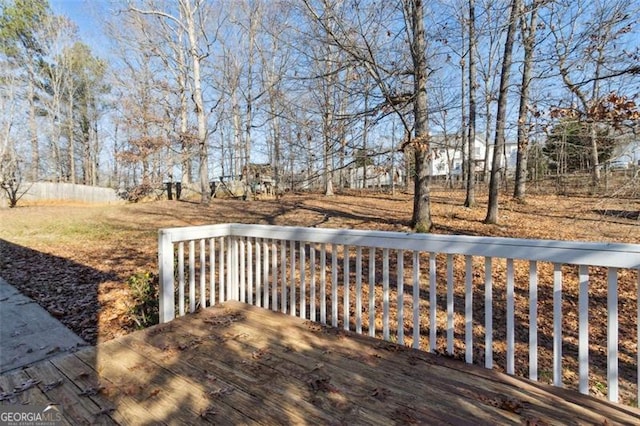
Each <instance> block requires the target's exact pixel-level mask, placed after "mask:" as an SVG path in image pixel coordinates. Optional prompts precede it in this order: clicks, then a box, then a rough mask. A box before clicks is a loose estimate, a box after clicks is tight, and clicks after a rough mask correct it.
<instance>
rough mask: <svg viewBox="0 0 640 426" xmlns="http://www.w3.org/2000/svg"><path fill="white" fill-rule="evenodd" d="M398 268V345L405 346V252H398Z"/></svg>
mask: <svg viewBox="0 0 640 426" xmlns="http://www.w3.org/2000/svg"><path fill="white" fill-rule="evenodd" d="M397 256H398V259H397V260H398V266H397V278H396V280H397V286H396V290H397V292H398V294H397V300H398V301H397V304H398V306H397V308H396V312H397V316H398V322H397V327H398V331H397V333H398V344H399V345H404V250H398V253H397Z"/></svg>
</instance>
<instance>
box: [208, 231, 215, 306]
mask: <svg viewBox="0 0 640 426" xmlns="http://www.w3.org/2000/svg"><path fill="white" fill-rule="evenodd" d="M215 303H216V241H215V239H214V238H210V239H209V305H211V306H213V305H215Z"/></svg>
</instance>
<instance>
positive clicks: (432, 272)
mask: <svg viewBox="0 0 640 426" xmlns="http://www.w3.org/2000/svg"><path fill="white" fill-rule="evenodd" d="M436 272H437V270H436V254H435V253H433V252H432V253H429V350H430V351H431V352H435V351H436V350H437V349H438V348H437V340H436V338H437V333H438V322H437V321H438V320H437V317H436V313H437V309H438V299H437V294H436V291H437V288H438V287H437V282H436Z"/></svg>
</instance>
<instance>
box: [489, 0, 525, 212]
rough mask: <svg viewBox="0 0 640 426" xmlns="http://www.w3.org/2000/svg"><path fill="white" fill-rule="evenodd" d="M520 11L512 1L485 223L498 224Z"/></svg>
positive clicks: (518, 2)
mask: <svg viewBox="0 0 640 426" xmlns="http://www.w3.org/2000/svg"><path fill="white" fill-rule="evenodd" d="M519 10H520V0H512V2H511V12H510V14H509V28H508V30H507V38H506V40H505V44H504V56H503V58H502V71H501V74H500V93H499V94H498V111H497V113H496V133H495V143H494V147H493V161H492V163H491V178H490V181H489V202H488V206H487V217H486V218H485V220H484V221H485V223H489V224H495V223H498V192H499V191H498V187H499V185H500V157H501V155H502V153H503V151H504V145H505V141H504V138H505V127H506V117H507V95H508V88H509V87H508V86H509V76H510V72H511V55H512V52H513V39H514V37H515V32H516V19H517V16H518V11H519Z"/></svg>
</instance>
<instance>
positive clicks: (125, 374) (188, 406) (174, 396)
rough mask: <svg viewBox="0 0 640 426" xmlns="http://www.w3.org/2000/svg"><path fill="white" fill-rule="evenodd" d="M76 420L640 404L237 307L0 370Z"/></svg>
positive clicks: (437, 419) (21, 390)
mask: <svg viewBox="0 0 640 426" xmlns="http://www.w3.org/2000/svg"><path fill="white" fill-rule="evenodd" d="M0 388H1V391H2V393H1V397H0V404H3V405H6V404H19V403H31V404H43V403H47V402H54V403H57V404H60V406H61V407H62V411H63V414H64V417H65V420H66V421H67V422H68V423H69V424H73V425H76V424H132V425H139V424H195V423H215V424H248V423H263V424H314V425H315V424H380V425H389V424H447V423H450V424H456V425H459V424H460V425H461V424H470V425H477V424H492V425H493V424H531V425H533V424H537V425H543V424H562V425H568V424H599V425H603V424H639V423H640V410H637V409H634V408H629V407H624V406H621V405H620V406H619V405H616V404H610V403H607V402H605V401H602V400H598V399H595V398H591V397H585V396H583V395H579V394H578V393H576V392H573V391H567V390H563V389H558V388H553V387H551V386H547V385H541V384H537V383H532V382H530V381H528V380H525V379H520V378H516V377H512V376H507V375H504V374H500V373H497V372H494V371H491V370H485V369H483V368H480V367H475V366H469V365H467V364H464V363H462V362H460V361H455V360H451V359H448V358H444V357H439V356H435V355H432V354H428V353H424V352H418V351H414V350H411V349H406V348H404V347H399V346H396V345H393V344H390V343H385V342H382V341H379V340H374V339H371V338H368V337H365V336H359V335H355V334H352V333H346V332H343V331H340V330H336V329H332V328H327V327H323V326H321V325H318V324H316V323H311V322H308V321H303V320H301V319H298V318H293V317H291V316H286V315H283V314H279V313H274V312H271V311H267V310H263V309H260V308H256V307H252V306H249V305H244V304H240V303H236V302H227V303H225V304H224V305H221V306H218V307H214V308H208V309H205V310H201V311H199V312H198V313H197V314H193V315H188V316H186V317H182V318H179V319H176V320H174V321H173V322H171V323H169V324H163V325H159V326H156V327H152V328H150V329H147V330H144V331H140V332H136V333H133V334H131V335H128V336H125V337H123V338H120V339H116V340H114V341H110V342H107V343H104V344H101V345H99V346H97V347H91V348H86V349H83V350H81V351H79V352H76V353H74V354H71V355H65V356H60V357H58V358H54V359H52V360H49V361H45V362H42V363H40V364H37V365H35V366H32V367H30V368H27V369H24V370H19V371H15V372H10V373H6V374H4V375H2V376H1V377H0Z"/></svg>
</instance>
